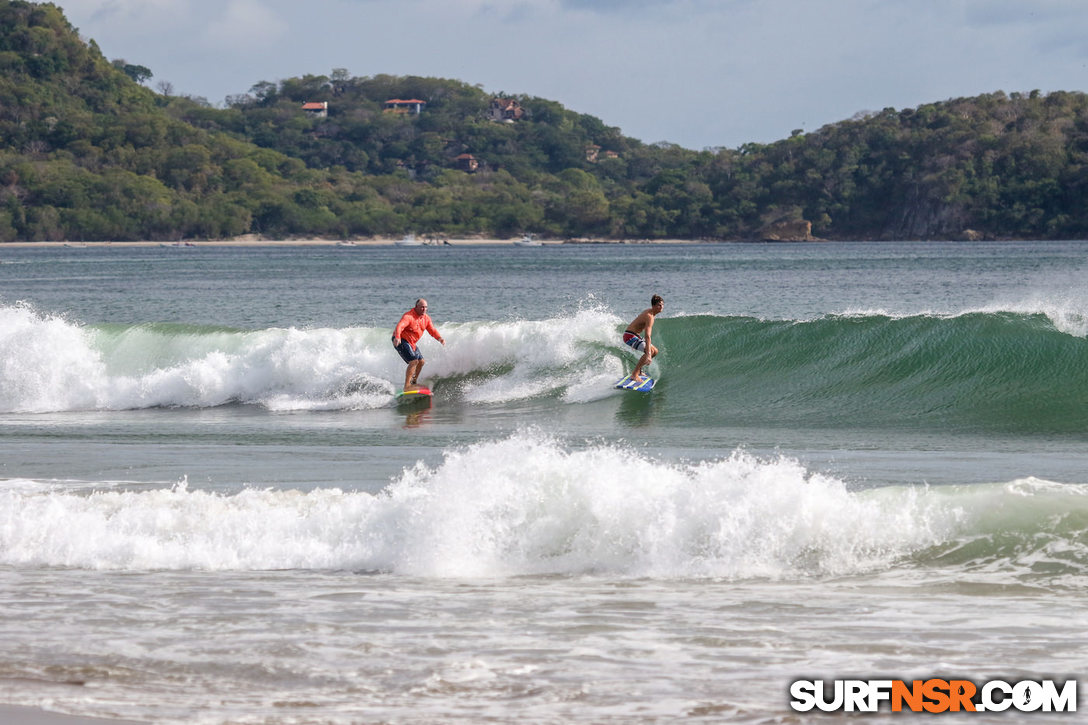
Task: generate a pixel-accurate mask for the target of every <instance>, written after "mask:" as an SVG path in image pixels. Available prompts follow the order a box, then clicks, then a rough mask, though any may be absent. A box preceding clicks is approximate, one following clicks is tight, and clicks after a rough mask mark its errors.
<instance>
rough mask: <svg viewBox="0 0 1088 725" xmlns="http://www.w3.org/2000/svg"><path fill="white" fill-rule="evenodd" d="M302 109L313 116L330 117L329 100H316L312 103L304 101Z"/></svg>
mask: <svg viewBox="0 0 1088 725" xmlns="http://www.w3.org/2000/svg"><path fill="white" fill-rule="evenodd" d="M302 110H303V111H305V112H306V115H308V116H313V117H314V118H328V116H329V102H328V101H321V102H320V103H318V102H316V101H314V102H311V103H303V104H302Z"/></svg>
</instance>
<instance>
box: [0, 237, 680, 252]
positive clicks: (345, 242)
mask: <svg viewBox="0 0 1088 725" xmlns="http://www.w3.org/2000/svg"><path fill="white" fill-rule="evenodd" d="M400 239H401V238H400V237H395V238H394V237H378V238H373V239H342V240H341V239H263V238H258V237H255V236H251V235H246V236H244V237H237V238H235V239H211V240H184V241H181V242H147V241H142V242H74V241H67V242H4V243H0V249H5V248H14V247H76V248H78V247H180V248H192V247H291V246H294V247H337V246H344V247H381V246H399V245H397V242H399V241H400ZM517 241H519V240H517V239H476V238H468V239H448V238H445V237H435V238H434V239H433V240H432V239H431V238H421V243H420V244H416V245H406V246H422V247H445V246H450V247H469V246H473V247H476V246H486V245H496V246H516V242H517ZM700 243H702V240H693V239H542V240H540V246H556V245H562V244H700Z"/></svg>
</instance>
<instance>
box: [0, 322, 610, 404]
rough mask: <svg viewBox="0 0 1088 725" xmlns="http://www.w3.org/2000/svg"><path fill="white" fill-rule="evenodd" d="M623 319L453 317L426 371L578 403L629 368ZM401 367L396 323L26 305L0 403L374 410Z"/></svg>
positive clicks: (0, 351) (501, 392)
mask: <svg viewBox="0 0 1088 725" xmlns="http://www.w3.org/2000/svg"><path fill="white" fill-rule="evenodd" d="M619 324H620V321H619V318H617V317H615V316H614V315H611V314H610V313H608V312H606V311H603V310H600V309H588V310H582V311H579V312H577V313H575V314H574V315H573V316H572V317H569V318H558V319H553V320H545V321H513V322H478V323H456V324H449V325H445V326H443V336H444V337H445V338H446V340H447V344H446V346H445V347H443V346H441V345H439V344H438V343H437V342H436V341H434V340H431V339H430V338H424V340H423V341H421V343H420V345H421V348H422V350H423V351H424V354H425V356H426V359H427V364H426V368H425V369H424V379H425V380H427V379H431V378H435V377H437V378H451V377H453V378H456V377H460V376H472V377H471V380H465V381H463V382H462V383H461V385H460V394H461V395H463V396H464V397H465V398H466V399H467V400H469V401H471V402H485V403H486V402H496V401H508V400H512V399H524V398H532V397H536V396H539V395H545V394H551V393H555V392H562V393H564V395H566V394H567V393H566V391H567V390H568V389H571V390H572V391H573V392H572V393H570V396H569V397H570V400H571V401H572V402H581V401H584V400H587V399H592V397H593V395H594V391H593V390H587V388H586V387H585V381H586V380H587V378H590V377H593V376H603V377H601V379H602V380H604V379H605V378H613V377H618V373H619V372H620V369H621V367H622V366H621V364H620V362H619V357H618V355H619V354H621V353H622V350H621V348H620V345H619V341H618V338H617V337H616V334H615V331H616V328H617V326H618V325H619ZM610 348H611V349H613V350H614V351H616V352H614V353H613V354H612V355H611V356H610V355H609V354H607V353H608V351H609V349H610ZM403 376H404V363H403V361H401V359H400V358H399V357H398V356H397V355H396V353H395V352H394V350H393V349H392V345H391V344H390V331H389V330H388V329H379V328H345V329H331V328H318V329H305V330H302V329H295V328H290V329H277V328H270V329H265V330H256V331H248V332H247V331H188V330H186V329H184V328H180V327H179V328H177V329H176V330H175V329H173V328H169V327H154V326H150V325H139V326H133V327H130V328H126V329H123V330H120V331H116V330H113V329H110V328H92V327H87V326H82V325H79V324H75V323H72V322H70V321H67V320H64V319H62V318H59V317H55V316H49V315H45V314H41V313H39V312H37V311H36V310H34V309H33V308H31V307H29V306H25V305H16V306H0V412H49V411H67V410H93V409H103V410H118V409H133V408H147V407H170V406H183V407H211V406H218V405H224V404H227V403H234V402H240V403H249V404H258V405H263V406H266V407H268V408H270V409H273V410H336V409H365V408H375V407H381V406H385V405H389V404H391V403H392V398H393V394H394V393H395V392H396V390H397V388H398V387H399V384H400V381H401V380H403ZM601 390H602V391H604V392H605V393H607V392H608V388H606V387H602V388H601Z"/></svg>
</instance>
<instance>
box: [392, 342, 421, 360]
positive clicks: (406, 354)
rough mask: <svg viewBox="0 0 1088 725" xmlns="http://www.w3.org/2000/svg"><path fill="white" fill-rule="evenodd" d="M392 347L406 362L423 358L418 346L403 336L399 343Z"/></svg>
mask: <svg viewBox="0 0 1088 725" xmlns="http://www.w3.org/2000/svg"><path fill="white" fill-rule="evenodd" d="M390 339H392V338H390ZM393 349H394V350H396V351H397V352H399V353H400V358H401V360H403V361H404V362H406V363H410V362H413V361H415V360H422V359H423V353H421V352H420V351H419V348H418V347H416V346H415V345H413V344H412V343H410V342H408V341H407V340H405V339H404V338H403V337H402V338H401V340H400V344H399V345H394V346H393Z"/></svg>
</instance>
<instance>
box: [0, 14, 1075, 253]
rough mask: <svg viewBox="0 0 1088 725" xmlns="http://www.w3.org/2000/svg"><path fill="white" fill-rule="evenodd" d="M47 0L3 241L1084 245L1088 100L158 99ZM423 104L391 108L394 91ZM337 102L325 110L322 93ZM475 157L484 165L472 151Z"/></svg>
mask: <svg viewBox="0 0 1088 725" xmlns="http://www.w3.org/2000/svg"><path fill="white" fill-rule="evenodd" d="M151 75H152V71H151V70H150V69H148V68H146V67H144V66H141V65H136V64H131V63H128V62H126V61H123V60H115V61H113V62H110V61H108V60H107V59H106V58H105V57H104V56H103V55H102V53H101V52H100V51H99V49H98V47H97V46H96V44H95V43H94V41H87V42H84V41H83V40H81V39H80V38H79V37H78V35H77V34H76V32H75V30H74V29H73V28H72V27H71V26H70V25H69V23H68V22H67V20H66V19H65V18H64V16H63V13H62V12H61V11H60V10H59V9H58V8H57V7H55V6H53V5H51V4H38V3H31V2H22V1H18V0H14V1H7V0H0V241H13V240H50V239H69V240H81V239H82V240H98V239H113V240H131V239H182V238H218V237H230V236H236V235H239V234H244V233H258V234H262V235H265V236H267V237H289V236H297V235H311V236H325V237H334V238H336V237H350V236H365V235H399V234H401V233H403V232H405V231H415V232H417V233H418V234H422V235H426V234H441V235H466V234H494V235H500V236H510V235H517V234H520V233H523V232H534V233H537V234H541V235H548V236H579V237H582V236H595V237H612V238H651V239H652V238H665V237H674V238H705V239H758V238H760V237H761V236H763V234H764V230H765V229H767V228H768V227H769V226H771V225H775V224H777V223H780V222H798V221H802V220H806V221H808V222H811V223H812V231H813V233H814V234H815V235H817V236H819V237H824V238H832V239H834V238H841V239H859V238H868V239H896V238H899V239H902V238H915V239H927V238H944V239H949V238H951V239H957V238H964V237H965V236H981V237H984V238H1083V237H1086V236H1088V203H1085V202H1086V201H1088V193H1086V192H1088V96H1085V94H1083V93H1065V92H1059V93H1051V94H1047V95H1043V94H1040V93H1038V92H1032V93H1028V94H1018V93H1013V94H1010V95H1006V94H1005V93H1002V92H998V93H993V94H989V95H984V96H979V97H976V98H965V99H955V100H949V101H945V102H941V103H933V104H928V105H925V106H922V107H919V108H916V109H907V110H901V111H896V110H894V109H885V110H883V111H881V112H879V113H874V114H865V115H863V116H859V117H856V118H854V119H851V120H849V121H843V122H841V123H837V124H832V125H830V126H827V127H824V128H821V129H819V130H818V131H816V132H814V133H809V134H803V133H800V132H796V133H795V134H794V135H793V136H792V137H791V138H789V139H785V140H782V141H779V142H776V143H772V144H766V145H761V144H748V145H745V146H742V147H741V148H739V149H713V150H709V149H708V150H703V151H692V150H687V149H683V148H679V147H676V146H670V145H664V144H658V145H646V144H643V143H641V142H639V141H637V140H635V139H631V138H627V137H625V136H623V135H622V134H621V133H620V131H619V129H616V128H612V127H609V126H606V125H605V124H604V123H603V122H601V121H600V120H599V119H596V118H594V117H591V116H587V115H584V114H578V113H575V112H573V111H570V110H568V109H565V108H563V107H562V106H561V105H560V104H558V103H555V102H552V101H548V100H544V99H540V98H534V97H530V96H521V95H519V96H511V97H506V100H507V101H513V102H515V103H516V104H517V106H518V107H520V113H521V115H520V117H519V118H518V119H517V120H509V121H496V120H494V119H493V118H492V116H491V104H492V96H491V94H487V93H484V92H483V91H482V90H481V89H479V88H477V87H475V86H471V85H468V84H466V83H463V82H460V81H455V80H445V79H436V78H415V77H395V76H376V77H361V78H360V77H352V76H350V75H349V74H348V73H347V72H346V71H343V70H334V71H333V72H332V73H331V74H330V75H329V76H306V77H303V78H291V79H287V80H283V81H280V82H276V83H271V82H265V81H262V82H260V83H257V84H256V85H255V86H253V88H251V89H250V91H249V93H246V94H241V95H238V96H234V97H232V98H230V99H228V100H229V102H228V104H227V107H226V108H212V107H211V106H209V105H208V104H207V103H206V102H204V101H202V100H201V99H194V98H188V97H175V96H169V95H163V94H156V93H154V92H152V91H151V90H149V89H147V88H145V87H143V86H141V85H140V82H144V81H147V80H148V79H149V78H151ZM398 98H399V99H419V100H422V101H424V102H425V105H424V106H423V107H422V110H421V112H420V113H418V114H416V113H410V112H409V113H392V112H387V111H386V109H385V102H386V101H388V100H390V99H398ZM314 102H327V103H328V113H327V116H325V117H322V116H320V115H319V114H315V113H312V112H307V111H304V110H303V109H302V104H303V103H314ZM466 155H471V157H472V158H471V159H468V158H467V157H466Z"/></svg>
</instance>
